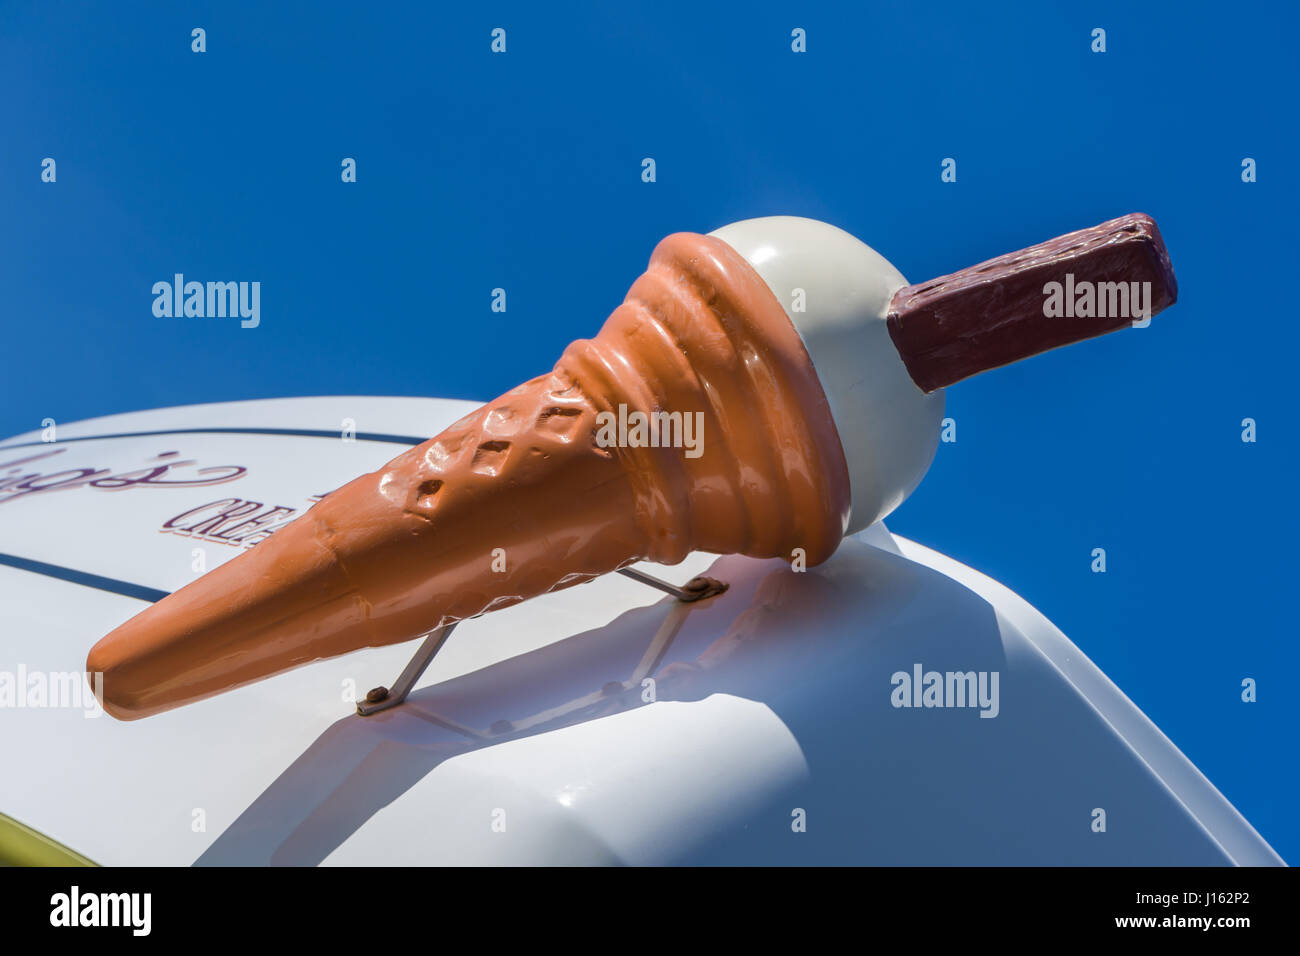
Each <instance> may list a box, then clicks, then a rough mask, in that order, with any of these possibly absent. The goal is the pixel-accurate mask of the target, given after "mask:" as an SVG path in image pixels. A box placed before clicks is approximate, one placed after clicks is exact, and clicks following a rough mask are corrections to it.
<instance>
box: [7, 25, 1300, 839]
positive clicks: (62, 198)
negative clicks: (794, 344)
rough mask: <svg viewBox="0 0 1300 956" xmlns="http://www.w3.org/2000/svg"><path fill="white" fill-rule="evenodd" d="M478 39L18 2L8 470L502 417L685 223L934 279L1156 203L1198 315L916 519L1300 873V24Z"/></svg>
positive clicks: (921, 497)
mask: <svg viewBox="0 0 1300 956" xmlns="http://www.w3.org/2000/svg"><path fill="white" fill-rule="evenodd" d="M474 6H475V5H472V4H409V5H405V6H403V5H398V6H392V7H389V6H385V7H383V9H382V11H381V10H380V9H379V8H376V7H373V6H371V7H367V5H365V4H355V3H348V4H341V5H338V6H337V7H335V6H333V5H331V4H301V5H295V6H294V7H293V9H282V8H287V7H288V5H282V4H268V3H246V2H221V3H211V4H203V3H199V4H176V3H153V4H144V3H136V4H129V5H124V4H110V3H100V4H80V5H74V4H36V3H8V4H5V5H4V7H3V8H0V89H3V90H4V91H5V95H4V96H3V97H0V129H3V131H4V136H3V149H0V288H2V289H3V292H4V311H3V320H2V321H3V341H4V348H3V352H0V382H3V393H2V394H3V402H0V435H10V434H14V433H17V432H21V431H26V430H29V429H32V428H36V427H39V424H40V421H41V419H42V418H45V417H51V418H54V419H56V420H58V421H61V422H66V421H73V420H75V419H79V418H85V417H90V416H95V415H103V414H107V413H112V412H121V411H129V410H134V409H143V408H150V407H155V406H162V405H175V404H188V403H194V402H212V401H222V400H229V399H242V398H262V397H269V396H288V395H310V394H342V393H346V394H404V395H438V396H450V397H462V398H476V399H489V398H491V397H493V396H494V395H497V394H499V393H501V392H503V391H505V390H506V389H508V388H510V387H511V386H513V385H514V384H516V383H518V382H520V381H522V380H524V379H526V378H528V377H530V376H532V375H535V374H537V373H539V372H542V371H545V370H547V369H549V368H550V366H551V364H552V363H553V362H554V360H555V359H556V358H557V357H558V355H559V354H560V352H561V351H562V349H563V347H564V346H565V345H566V344H567V343H568V342H569V341H570V340H571V339H573V338H576V337H580V336H585V335H589V334H591V333H593V332H594V331H595V330H596V329H597V328H598V326H599V324H600V322H601V321H602V320H603V318H604V317H605V316H606V315H607V314H608V312H609V311H610V309H611V308H612V307H613V306H614V305H616V304H617V303H618V302H619V301H620V300H621V298H622V296H623V293H624V292H625V291H626V288H627V286H628V284H629V283H630V282H631V280H632V279H633V278H634V277H635V276H636V275H637V274H639V272H640V271H641V270H642V268H643V267H644V265H645V262H646V260H647V258H648V256H649V253H650V250H651V249H652V248H653V246H654V244H655V242H656V241H657V240H658V239H659V238H661V237H662V236H664V235H666V234H667V233H670V232H675V231H679V230H693V231H699V232H707V231H709V230H711V229H714V228H716V227H718V226H720V225H722V224H724V223H726V222H729V221H732V220H736V219H744V218H749V217H752V216H760V215H772V214H794V215H803V216H812V217H816V218H821V219H826V220H829V221H831V222H833V223H836V224H837V225H840V226H842V227H844V228H846V229H848V230H849V231H851V232H854V233H855V234H857V235H859V236H861V237H862V238H863V239H864V240H865V241H867V242H868V243H870V244H871V245H872V246H874V247H875V248H877V249H878V250H879V251H880V252H881V253H882V254H884V255H885V256H886V257H888V258H889V259H891V260H892V261H893V262H894V263H895V264H897V265H898V267H899V268H900V269H901V270H902V271H903V273H904V274H905V275H907V276H908V277H909V278H910V279H912V280H914V281H918V280H921V279H924V278H927V277H930V276H933V275H938V274H942V273H945V272H949V271H952V270H954V269H957V268H960V267H962V266H965V265H969V264H972V263H974V262H977V261H979V260H982V259H985V258H988V257H990V256H993V255H996V254H1000V253H1003V252H1007V251H1011V250H1013V249H1017V248H1020V247H1023V246H1026V245H1029V244H1032V243H1035V242H1038V241H1041V240H1043V239H1046V238H1049V237H1051V236H1054V235H1057V234H1059V233H1062V232H1066V231H1069V230H1072V229H1076V228H1081V227H1084V226H1089V225H1093V224H1095V223H1098V222H1100V221H1102V220H1105V219H1109V218H1112V217H1114V216H1118V215H1121V214H1123V213H1126V212H1131V211H1143V212H1147V213H1150V214H1151V215H1153V216H1154V217H1155V218H1156V220H1157V221H1158V222H1159V224H1160V226H1161V228H1162V230H1163V232H1164V236H1165V239H1166V241H1167V243H1168V246H1169V248H1170V250H1171V253H1172V257H1173V262H1174V266H1175V269H1176V271H1177V273H1178V279H1179V284H1180V290H1181V299H1180V302H1179V303H1178V305H1176V306H1175V307H1174V308H1173V309H1172V310H1170V311H1169V312H1167V313H1165V314H1163V315H1161V316H1158V317H1156V318H1155V320H1154V321H1153V323H1152V325H1151V327H1150V328H1148V329H1145V330H1140V331H1126V332H1122V333H1119V334H1115V335H1111V336H1108V337H1106V338H1104V339H1100V340H1097V341H1094V342H1091V343H1087V344H1084V345H1080V346H1076V347H1074V348H1071V349H1067V350H1063V351H1060V352H1057V353H1054V354H1051V355H1048V356H1043V357H1040V358H1037V359H1034V360H1032V361H1030V362H1027V363H1023V364H1021V365H1019V366H1017V367H1014V368H1010V369H1005V370H1001V371H998V372H995V373H990V374H987V375H984V376H981V377H979V378H977V379H974V380H971V381H968V382H965V383H963V384H961V385H958V386H956V387H954V388H953V389H951V390H950V391H949V395H948V409H949V414H950V415H951V416H952V417H954V418H955V419H956V421H957V433H958V441H957V443H956V444H953V445H945V446H942V447H941V449H940V454H939V457H938V460H937V461H936V463H935V465H934V467H933V469H932V470H931V473H930V475H929V476H928V477H927V479H926V480H925V482H924V483H923V484H922V486H921V488H920V489H919V490H918V491H917V493H916V494H915V495H914V496H913V497H912V499H911V500H910V501H909V502H908V503H907V504H906V505H905V506H904V507H903V508H902V509H901V510H900V511H899V512H898V513H897V514H896V515H895V516H894V517H893V519H892V520H891V521H890V522H889V523H890V526H891V527H892V528H893V529H894V530H895V531H897V532H899V533H901V534H904V535H907V536H909V537H912V538H915V539H917V540H919V541H921V542H923V543H925V544H927V545H930V546H932V547H935V548H937V549H939V550H941V551H943V552H945V553H948V554H951V555H953V556H954V557H956V558H958V559H959V560H962V561H964V562H966V563H968V564H971V565H972V566H974V567H976V568H978V569H980V570H982V571H984V572H986V573H988V574H990V575H992V576H993V577H995V578H997V579H999V580H1001V581H1003V582H1005V583H1006V584H1007V585H1008V586H1010V587H1011V588H1013V589H1015V590H1016V591H1018V592H1019V593H1021V594H1022V595H1024V596H1025V597H1026V598H1027V599H1028V600H1029V601H1030V602H1032V603H1033V604H1035V605H1036V606H1037V607H1039V608H1040V609H1041V610H1043V611H1044V613H1046V614H1047V615H1048V616H1049V617H1050V618H1052V620H1053V621H1055V622H1056V623H1057V624H1059V625H1060V626H1061V628H1062V629H1063V630H1064V631H1065V632H1066V633H1067V634H1068V635H1070V636H1071V637H1072V638H1073V640H1074V641H1075V642H1076V643H1077V644H1079V645H1080V647H1082V648H1083V649H1084V650H1085V651H1086V652H1087V653H1088V654H1089V655H1090V656H1091V657H1092V658H1093V660H1095V661H1096V662H1097V663H1098V664H1099V665H1100V666H1101V667H1102V669H1103V670H1105V671H1106V672H1107V673H1108V674H1109V675H1110V676H1111V677H1112V678H1113V679H1114V680H1115V681H1116V683H1118V684H1119V686H1120V687H1121V688H1122V689H1123V690H1125V691H1126V692H1127V693H1128V694H1129V696H1130V697H1132V698H1133V699H1134V700H1135V701H1136V702H1137V704H1138V705H1139V706H1140V707H1142V709H1143V710H1145V711H1146V712H1147V713H1148V714H1149V715H1150V716H1151V717H1152V719H1154V720H1155V722H1156V723H1157V724H1158V725H1159V726H1160V727H1161V728H1162V729H1164V730H1165V732H1166V733H1167V734H1169V736H1170V737H1171V738H1172V739H1173V740H1174V742H1175V743H1176V744H1178V746H1180V747H1181V748H1182V749H1183V750H1184V751H1185V752H1186V753H1187V754H1188V756H1189V757H1191V759H1192V760H1193V761H1194V762H1195V763H1196V764H1197V765H1198V766H1200V767H1201V768H1202V769H1203V770H1204V771H1205V773H1206V774H1207V775H1208V776H1209V777H1210V779H1211V780H1212V781H1214V783H1216V784H1217V785H1218V786H1219V787H1220V789H1222V790H1223V791H1224V793H1225V794H1226V795H1227V796H1228V798H1229V799H1230V800H1232V801H1233V802H1234V803H1235V804H1236V805H1237V806H1238V807H1239V808H1240V809H1241V810H1242V812H1243V813H1244V814H1245V816H1246V817H1247V818H1248V819H1249V820H1251V821H1252V822H1253V823H1254V824H1255V825H1256V826H1257V827H1258V828H1259V829H1260V831H1261V832H1262V833H1263V835H1264V836H1265V837H1266V838H1267V839H1268V840H1269V841H1270V842H1271V843H1272V844H1273V845H1274V847H1275V848H1276V849H1277V850H1278V851H1279V852H1280V853H1281V854H1282V855H1283V857H1285V858H1287V859H1288V860H1292V861H1294V860H1297V859H1300V822H1297V819H1296V814H1295V807H1296V806H1298V805H1300V771H1297V767H1296V743H1295V738H1296V733H1297V731H1298V730H1300V719H1298V714H1300V702H1298V698H1297V694H1296V688H1295V684H1294V683H1293V681H1294V680H1295V675H1296V674H1297V673H1300V653H1298V652H1297V639H1296V633H1295V630H1296V628H1295V619H1294V614H1293V611H1292V608H1293V604H1292V599H1291V594H1292V590H1293V588H1294V586H1295V585H1294V578H1295V570H1296V567H1295V564H1296V563H1295V560H1294V557H1293V555H1294V550H1295V542H1296V539H1297V518H1296V506H1295V499H1294V473H1295V465H1296V455H1295V451H1294V445H1293V441H1294V438H1293V437H1292V436H1291V434H1290V429H1291V428H1292V418H1291V414H1289V413H1287V412H1286V411H1285V409H1286V408H1288V407H1292V402H1291V391H1292V385H1291V374H1290V373H1291V371H1292V368H1293V366H1294V363H1295V360H1296V359H1295V356H1296V355H1297V353H1298V349H1300V342H1298V341H1297V339H1298V338H1300V336H1298V334H1297V331H1296V326H1295V322H1294V319H1295V316H1294V314H1293V313H1294V302H1293V298H1294V297H1293V295H1291V294H1290V293H1289V292H1288V290H1287V289H1286V287H1285V285H1284V283H1285V282H1286V281H1291V279H1292V277H1293V276H1294V273H1295V249H1296V240H1295V235H1296V233H1295V223H1296V221H1297V209H1296V205H1297V202H1296V200H1297V190H1296V186H1295V180H1294V178H1293V173H1292V172H1291V171H1290V169H1289V167H1287V166H1286V163H1287V162H1289V161H1291V160H1292V159H1293V158H1294V156H1295V155H1296V153H1297V137H1296V131H1295V121H1294V120H1295V111H1294V102H1293V100H1294V96H1295V93H1296V90H1297V89H1298V88H1300V84H1298V83H1297V79H1298V77H1297V67H1296V58H1295V56H1294V42H1295V37H1296V35H1297V28H1298V27H1300V24H1298V23H1297V13H1296V8H1295V5H1294V4H1289V3H1280V2H1279V3H1259V4H1251V5H1249V7H1242V8H1232V7H1227V8H1225V7H1223V6H1221V5H1209V4H1197V3H1182V2H1179V3H1173V2H1164V3H1150V4H1134V3H1128V2H1110V3H1088V4H1077V5H1068V4H1042V3H1031V2H1023V3H1015V4H998V5H987V4H966V3H961V4H959V3H937V4H936V3H928V4H924V5H919V4H914V3H913V4H909V3H902V2H899V3H860V4H842V5H840V6H843V7H845V8H852V9H846V10H839V9H836V8H835V7H834V6H832V5H822V4H807V3H798V4H793V3H792V4H772V3H747V4H743V5H737V9H738V10H739V11H742V12H739V13H733V14H728V13H719V12H714V11H712V10H711V9H709V5H706V4H701V3H654V4H617V5H610V9H607V10H596V9H595V8H594V5H593V7H592V8H586V7H576V6H574V7H570V6H565V5H555V4H545V5H536V4H522V3H520V4H494V5H492V6H491V7H490V8H487V9H485V10H483V11H482V12H479V11H475V10H474V9H472V8H473V7H474ZM1071 6H1073V8H1072V9H1068V8H1070V7H1071ZM498 26H499V27H504V28H505V29H506V30H507V44H508V45H507V50H508V52H507V53H506V54H505V55H493V54H492V53H491V52H490V51H489V42H490V37H489V32H490V30H491V29H492V28H493V27H498ZM194 27H203V28H205V29H206V31H207V47H208V50H207V52H206V53H204V54H201V55H200V54H195V53H192V52H191V50H190V42H191V41H190V31H191V29H192V28H194ZM794 27H802V28H804V29H805V30H806V31H807V36H808V41H807V42H808V52H807V53H806V54H802V55H796V54H793V53H792V52H791V51H790V31H791V29H793V28H794ZM1094 27H1104V28H1105V29H1106V31H1107V45H1108V51H1107V52H1106V53H1105V54H1094V53H1092V52H1090V49H1089V45H1090V32H1091V30H1092V29H1093V28H1094ZM47 156H48V157H53V158H54V159H55V160H56V161H57V164H58V165H57V176H58V179H57V182H56V183H54V184H44V183H42V182H41V181H40V163H41V160H42V159H43V158H44V157H47ZM647 156H649V157H653V158H654V159H655V160H656V163H657V172H658V181H657V182H656V183H653V184H646V183H643V182H642V181H641V178H640V171H641V160H642V158H643V157H647ZM343 157H355V158H356V160H357V163H358V182H357V183H355V184H343V183H342V182H340V176H339V173H340V161H341V160H342V158H343ZM944 157H954V158H956V159H957V161H958V181H957V183H955V184H944V183H941V182H940V178H939V164H940V160H941V159H943V158H944ZM1244 157H1253V158H1254V159H1256V160H1257V162H1258V180H1259V181H1258V182H1256V183H1254V184H1244V183H1243V182H1242V181H1241V177H1240V172H1241V161H1242V159H1243V158H1244ZM1288 183H1290V185H1288ZM175 272H183V273H185V274H186V275H187V276H189V277H191V278H197V279H242V280H257V281H260V282H261V283H262V302H261V307H262V324H261V327H260V328H258V329H255V330H242V329H240V328H239V327H238V324H237V323H236V322H233V321H229V320H227V321H221V320H212V321H204V320H188V321H169V320H160V319H156V318H154V316H153V314H152V312H151V305H152V301H153V297H152V295H151V293H150V288H151V286H152V284H153V283H154V282H156V281H159V280H163V279H170V277H171V276H172V274H173V273H175ZM497 286H501V287H504V288H506V289H507V293H508V312H506V313H505V314H499V313H493V312H492V311H490V301H491V300H490V296H491V290H492V289H493V288H494V287H497ZM1246 417H1250V418H1254V419H1256V420H1257V422H1258V429H1259V440H1258V442H1257V443H1255V444H1244V443H1243V442H1242V441H1241V440H1240V432H1241V425H1240V423H1241V420H1242V419H1243V418H1246ZM1097 547H1103V548H1105V549H1106V552H1107V556H1108V571H1107V573H1106V574H1104V575H1099V574H1093V573H1091V571H1090V569H1089V565H1090V552H1091V551H1092V549H1093V548H1097ZM1247 677H1250V678H1254V679H1255V680H1256V681H1257V682H1258V688H1259V689H1258V695H1259V700H1258V702H1257V703H1254V704H1245V703H1242V702H1241V700H1240V692H1241V682H1242V680H1243V678H1247ZM1062 745H1063V746H1069V742H1068V741H1063V742H1062Z"/></svg>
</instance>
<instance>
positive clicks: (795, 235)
mask: <svg viewBox="0 0 1300 956" xmlns="http://www.w3.org/2000/svg"><path fill="white" fill-rule="evenodd" d="M710 235H713V236H717V237H718V238H719V239H722V240H723V241H724V242H726V243H728V244H729V245H730V246H731V247H732V248H733V249H735V250H736V251H737V252H739V253H740V254H741V255H742V256H744V257H745V258H746V259H747V260H748V261H749V263H750V264H751V265H752V266H753V267H754V269H755V270H756V271H757V272H758V274H759V275H760V276H762V278H763V281H764V282H766V283H767V285H768V288H770V289H771V290H772V292H773V293H774V294H775V295H776V298H777V300H778V301H779V302H780V303H781V306H782V307H783V308H784V309H785V312H786V315H788V316H789V317H790V321H791V322H792V323H793V324H794V327H795V328H796V329H797V330H798V332H799V335H800V337H801V338H802V339H803V342H804V346H805V347H806V348H807V349H808V354H809V356H810V357H811V358H812V362H813V366H814V367H815V368H816V369H817V376H818V378H819V379H820V380H821V383H822V388H823V389H825V391H826V397H827V398H828V399H829V400H830V405H831V412H832V414H833V415H834V417H835V427H836V430H837V431H838V432H839V434H840V442H841V444H842V445H843V446H844V457H845V459H846V460H847V462H848V466H849V482H850V488H851V492H852V497H853V512H852V516H851V518H850V521H849V529H848V533H849V534H852V533H854V532H857V531H861V530H862V529H863V528H866V527H868V526H869V525H871V524H874V523H875V522H877V521H879V520H881V519H882V518H885V517H887V516H888V515H889V514H890V513H891V512H892V511H893V510H894V509H895V508H897V507H898V506H899V505H900V504H902V503H903V500H904V499H905V498H906V497H907V496H908V495H909V494H911V493H912V491H913V489H915V488H916V486H917V484H919V483H920V481H921V478H922V477H924V475H925V472H926V470H927V469H928V468H929V467H930V462H931V461H933V460H934V453H935V449H936V448H937V447H938V445H939V426H940V423H941V422H942V421H943V405H944V400H943V389H937V390H936V391H934V392H932V393H930V394H929V395H927V394H925V393H924V392H922V391H921V390H920V389H919V388H917V386H916V383H915V382H913V381H912V379H911V377H910V376H909V375H908V374H907V369H906V368H905V367H904V365H903V361H902V359H901V358H899V356H898V351H897V350H896V349H895V348H894V343H893V342H892V341H891V340H890V338H889V330H888V328H887V326H886V323H885V317H886V314H887V310H888V307H889V300H890V298H892V296H893V294H894V293H895V292H897V291H898V290H899V289H901V288H902V287H903V286H905V285H907V280H906V279H904V278H903V276H902V274H900V273H899V271H898V270H897V269H895V268H894V267H893V266H892V265H891V264H890V263H889V262H888V261H887V260H885V259H884V258H883V257H882V256H881V255H880V254H879V253H877V252H876V251H875V250H874V249H872V248H871V247H870V246H868V245H866V244H865V243H863V242H862V241H860V240H858V239H856V238H854V237H853V236H851V235H849V233H847V232H845V231H844V230H843V229H838V228H836V227H835V226H832V225H829V224H828V223H824V222H819V221H817V220H815V219H803V218H799V217H797V216H769V217H766V218H762V219H746V220H744V221H743V222H735V223H732V224H731V225H728V226H723V227H722V228H721V229H718V230H715V231H714V232H712V233H710ZM797 289H802V290H803V305H804V309H803V310H802V311H798V310H796V308H795V304H796V294H797V293H796V291H795V290H797Z"/></svg>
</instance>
